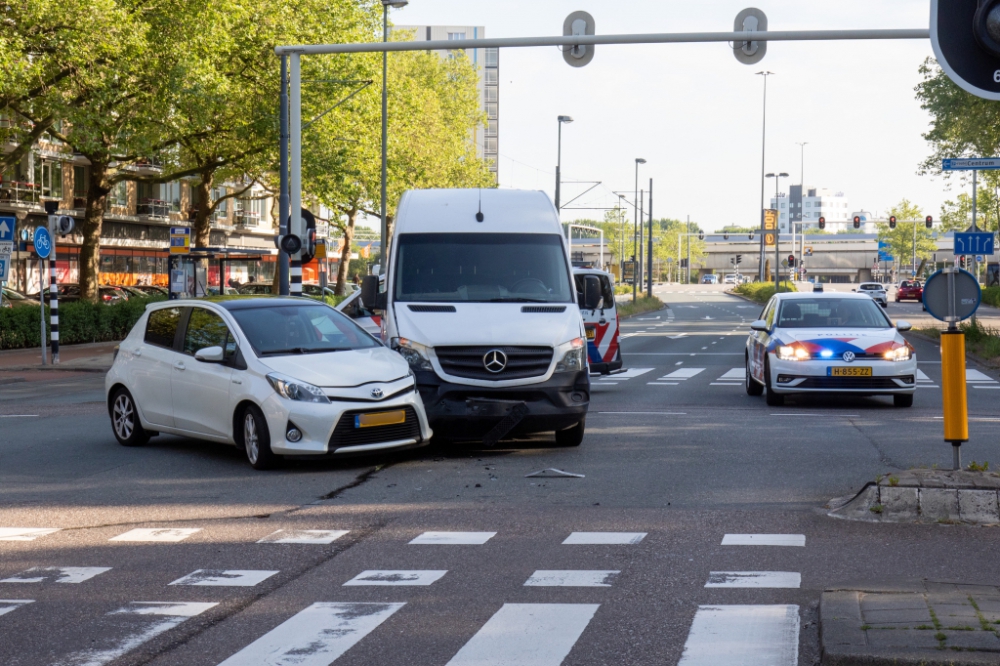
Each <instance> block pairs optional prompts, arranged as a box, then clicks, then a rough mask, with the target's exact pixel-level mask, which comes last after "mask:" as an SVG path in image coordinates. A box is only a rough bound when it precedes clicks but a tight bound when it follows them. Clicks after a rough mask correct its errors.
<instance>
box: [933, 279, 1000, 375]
mask: <svg viewBox="0 0 1000 666" xmlns="http://www.w3.org/2000/svg"><path fill="white" fill-rule="evenodd" d="M992 288H993V289H996V287H992ZM984 293H985V290H984ZM958 328H959V330H960V331H962V332H963V333H965V349H966V351H968V352H970V353H972V354H975V355H976V356H979V357H980V358H984V359H987V360H1000V329H996V328H993V327H992V326H987V325H986V324H983V323H982V322H981V321H980V320H979V319H977V318H972V319H969V320H968V321H963V322H962V323H961V324H959V325H958ZM917 332H918V333H920V334H921V335H925V336H927V337H929V338H933V339H935V340H938V339H940V338H941V331H940V330H939V329H936V328H920V329H917Z"/></svg>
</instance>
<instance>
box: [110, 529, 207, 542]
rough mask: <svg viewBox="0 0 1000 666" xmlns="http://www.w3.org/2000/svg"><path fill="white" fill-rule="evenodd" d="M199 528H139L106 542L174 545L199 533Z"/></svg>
mask: <svg viewBox="0 0 1000 666" xmlns="http://www.w3.org/2000/svg"><path fill="white" fill-rule="evenodd" d="M200 531H201V529H200V528H191V529H181V528H175V527H160V528H156V527H154V528H151V529H146V528H140V529H136V530H130V531H128V532H126V533H125V534H119V535H118V536H116V537H111V538H110V539H108V541H157V542H170V543H176V542H178V541H183V540H184V539H187V538H188V537H189V536H191V535H192V534H195V533H196V532H200Z"/></svg>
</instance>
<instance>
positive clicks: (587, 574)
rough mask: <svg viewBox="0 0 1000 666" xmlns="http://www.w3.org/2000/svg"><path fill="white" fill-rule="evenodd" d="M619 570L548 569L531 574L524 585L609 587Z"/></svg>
mask: <svg viewBox="0 0 1000 666" xmlns="http://www.w3.org/2000/svg"><path fill="white" fill-rule="evenodd" d="M620 573H621V571H583V570H575V571H548V570H540V571H536V572H535V573H533V574H531V578H529V579H528V580H527V581H525V583H524V586H525V587H611V583H612V582H613V581H614V579H615V576H617V575H618V574H620Z"/></svg>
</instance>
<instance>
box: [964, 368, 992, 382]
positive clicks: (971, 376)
mask: <svg viewBox="0 0 1000 666" xmlns="http://www.w3.org/2000/svg"><path fill="white" fill-rule="evenodd" d="M965 381H967V382H990V383H993V384H996V383H997V380H995V379H993V378H992V377H990V376H989V375H986V374H983V373H981V372H979V371H978V370H966V371H965Z"/></svg>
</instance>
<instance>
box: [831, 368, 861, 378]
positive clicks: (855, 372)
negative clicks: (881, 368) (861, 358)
mask: <svg viewBox="0 0 1000 666" xmlns="http://www.w3.org/2000/svg"><path fill="white" fill-rule="evenodd" d="M826 376H827V377H871V376H872V369H871V368H862V367H857V366H850V367H846V368H827V369H826Z"/></svg>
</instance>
